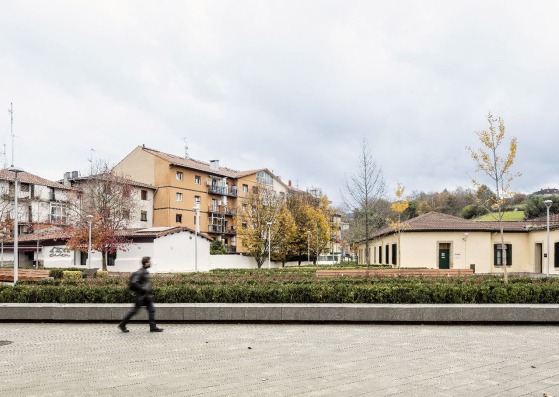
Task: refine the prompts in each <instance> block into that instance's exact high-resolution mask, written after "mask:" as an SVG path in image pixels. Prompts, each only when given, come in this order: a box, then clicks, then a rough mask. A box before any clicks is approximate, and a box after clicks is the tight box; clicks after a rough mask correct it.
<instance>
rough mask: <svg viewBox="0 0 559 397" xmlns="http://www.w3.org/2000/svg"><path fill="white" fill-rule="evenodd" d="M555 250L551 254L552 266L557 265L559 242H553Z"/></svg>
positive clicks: (558, 265)
mask: <svg viewBox="0 0 559 397" xmlns="http://www.w3.org/2000/svg"><path fill="white" fill-rule="evenodd" d="M554 245H555V252H554V255H553V266H555V267H559V243H555V244H554Z"/></svg>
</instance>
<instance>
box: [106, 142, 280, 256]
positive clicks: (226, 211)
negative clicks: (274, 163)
mask: <svg viewBox="0 0 559 397" xmlns="http://www.w3.org/2000/svg"><path fill="white" fill-rule="evenodd" d="M115 171H117V172H119V173H124V174H126V175H128V176H129V177H130V178H131V179H133V180H135V181H139V182H141V183H144V184H148V185H152V186H154V187H155V188H156V192H155V196H154V201H153V226H165V227H176V226H183V227H188V228H191V229H194V228H195V227H196V207H197V206H198V207H199V209H200V219H199V224H200V232H201V233H205V234H207V235H209V236H210V237H212V238H214V239H218V240H221V241H223V243H224V245H225V247H226V248H227V250H228V251H229V252H231V253H234V252H243V249H242V247H240V246H237V238H236V232H235V225H234V223H233V217H234V215H235V214H236V211H237V208H238V207H239V205H242V199H243V198H244V197H246V196H247V195H248V194H249V192H252V191H256V190H257V189H259V188H261V186H266V187H268V188H271V189H273V190H274V191H276V192H277V193H278V194H286V192H287V190H288V186H287V185H285V184H284V183H283V182H282V181H281V180H280V179H279V178H278V177H277V176H275V175H274V174H273V173H272V172H271V171H270V170H268V169H265V168H262V169H256V170H249V171H236V170H232V169H230V168H227V167H222V166H220V164H219V161H218V160H211V161H210V162H203V161H199V160H195V159H192V158H189V157H180V156H176V155H173V154H169V153H164V152H160V151H158V150H155V149H150V148H147V147H145V146H138V147H136V148H135V149H134V150H133V151H132V152H131V153H130V154H128V155H127V156H126V157H125V158H124V159H123V160H122V161H120V162H119V163H118V164H117V165H116V166H115Z"/></svg>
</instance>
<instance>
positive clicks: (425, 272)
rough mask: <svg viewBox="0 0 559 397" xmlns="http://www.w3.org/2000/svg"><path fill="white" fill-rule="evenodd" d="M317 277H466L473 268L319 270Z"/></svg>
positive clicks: (470, 274) (471, 274)
mask: <svg viewBox="0 0 559 397" xmlns="http://www.w3.org/2000/svg"><path fill="white" fill-rule="evenodd" d="M316 275H317V277H346V276H347V277H464V276H473V275H474V271H473V270H472V269H377V270H361V269H348V270H317V271H316Z"/></svg>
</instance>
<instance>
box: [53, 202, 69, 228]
mask: <svg viewBox="0 0 559 397" xmlns="http://www.w3.org/2000/svg"><path fill="white" fill-rule="evenodd" d="M50 221H51V222H52V223H58V224H66V208H64V206H63V205H61V204H56V203H51V205H50Z"/></svg>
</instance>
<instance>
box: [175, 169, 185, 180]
mask: <svg viewBox="0 0 559 397" xmlns="http://www.w3.org/2000/svg"><path fill="white" fill-rule="evenodd" d="M176 178H177V181H182V180H183V178H184V174H183V172H182V171H177V173H176Z"/></svg>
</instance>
